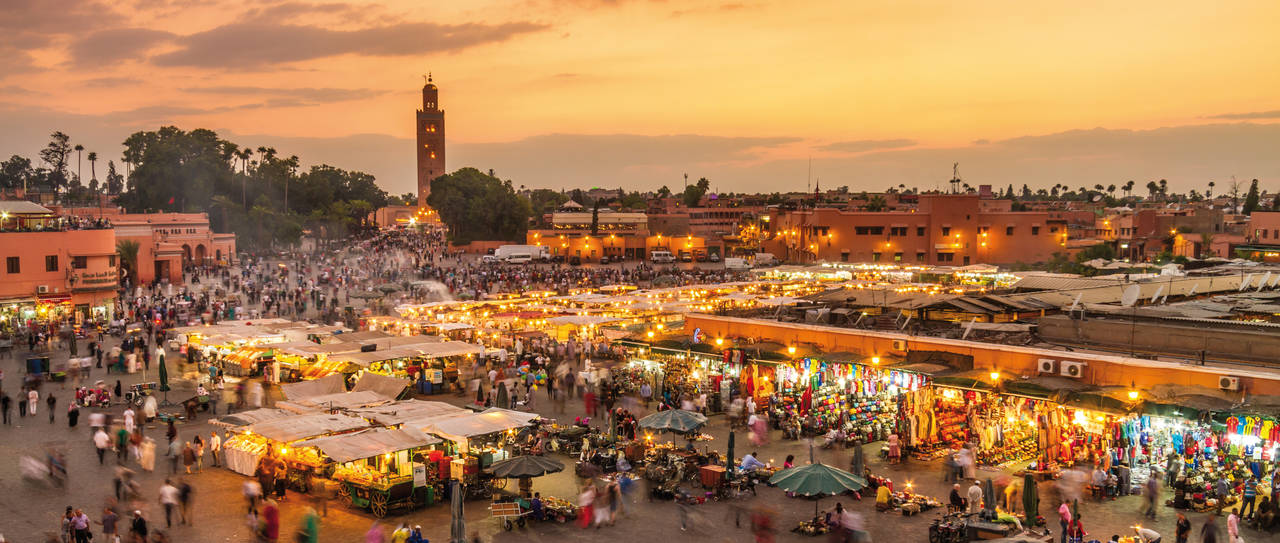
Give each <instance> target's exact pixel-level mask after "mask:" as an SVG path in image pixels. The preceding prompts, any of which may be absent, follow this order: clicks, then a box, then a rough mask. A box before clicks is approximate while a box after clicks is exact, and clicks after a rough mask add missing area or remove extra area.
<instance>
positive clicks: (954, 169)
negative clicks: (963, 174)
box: [951, 162, 960, 194]
mask: <svg viewBox="0 0 1280 543" xmlns="http://www.w3.org/2000/svg"><path fill="white" fill-rule="evenodd" d="M951 193H952V194H959V193H960V163H959V162H953V163H952V164H951Z"/></svg>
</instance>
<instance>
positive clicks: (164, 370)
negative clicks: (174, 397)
mask: <svg viewBox="0 0 1280 543" xmlns="http://www.w3.org/2000/svg"><path fill="white" fill-rule="evenodd" d="M159 362H160V367H159V369H158V370H159V372H160V377H159V379H160V388H159V390H160V392H163V393H164V404H165V405H169V366H168V365H166V364H165V363H164V355H160V360H159Z"/></svg>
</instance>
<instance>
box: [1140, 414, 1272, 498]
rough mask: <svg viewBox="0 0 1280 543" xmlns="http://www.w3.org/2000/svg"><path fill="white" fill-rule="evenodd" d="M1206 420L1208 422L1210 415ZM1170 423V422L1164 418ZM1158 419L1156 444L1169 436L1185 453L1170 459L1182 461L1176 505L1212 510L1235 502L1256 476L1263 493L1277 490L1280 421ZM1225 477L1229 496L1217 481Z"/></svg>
mask: <svg viewBox="0 0 1280 543" xmlns="http://www.w3.org/2000/svg"><path fill="white" fill-rule="evenodd" d="M1204 420H1206V421H1207V420H1208V418H1207V417H1206V418H1205V419H1204ZM1159 422H1161V423H1168V422H1169V421H1159ZM1157 426H1159V425H1158V424H1157V423H1156V422H1155V421H1153V423H1152V436H1153V437H1152V439H1151V443H1152V444H1153V445H1154V444H1156V443H1157V442H1161V441H1162V439H1163V438H1162V437H1159V436H1160V434H1165V433H1167V434H1168V442H1167V443H1168V444H1167V445H1166V448H1167V449H1168V450H1171V451H1172V452H1174V453H1178V454H1179V456H1175V457H1172V458H1168V457H1167V458H1166V459H1165V460H1164V461H1165V462H1166V463H1167V462H1172V461H1177V460H1181V462H1182V466H1181V468H1180V470H1179V474H1178V475H1179V476H1178V479H1177V480H1176V481H1175V482H1174V485H1173V487H1174V498H1173V500H1172V502H1171V504H1172V505H1173V506H1174V507H1176V508H1181V509H1192V510H1195V511H1201V512H1203V511H1209V510H1214V509H1217V508H1219V507H1224V506H1228V507H1229V506H1234V505H1236V501H1237V494H1239V491H1240V488H1241V486H1242V485H1243V484H1244V482H1245V481H1247V480H1249V479H1250V478H1253V479H1254V480H1255V481H1256V484H1257V487H1258V495H1259V496H1262V495H1265V494H1267V490H1266V489H1270V488H1274V486H1273V485H1274V483H1275V481H1274V480H1273V476H1274V474H1275V471H1276V468H1277V464H1276V454H1277V453H1278V452H1280V423H1278V422H1277V421H1276V420H1275V419H1273V418H1271V417H1267V416H1260V415H1256V414H1239V413H1237V414H1226V413H1224V414H1219V415H1217V416H1215V417H1214V418H1213V420H1212V422H1187V423H1179V422H1173V423H1171V424H1167V426H1166V427H1165V428H1157ZM1220 479H1225V480H1226V481H1227V485H1228V488H1229V493H1230V494H1229V495H1228V496H1225V497H1224V496H1221V495H1219V494H1218V492H1217V482H1218V481H1219V480H1220Z"/></svg>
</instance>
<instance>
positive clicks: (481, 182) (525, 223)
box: [427, 168, 530, 245]
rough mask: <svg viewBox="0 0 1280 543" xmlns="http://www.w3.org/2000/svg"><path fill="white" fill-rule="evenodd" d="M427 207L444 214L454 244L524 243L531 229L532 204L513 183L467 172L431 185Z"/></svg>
mask: <svg viewBox="0 0 1280 543" xmlns="http://www.w3.org/2000/svg"><path fill="white" fill-rule="evenodd" d="M427 204H429V205H430V206H431V207H432V208H434V209H436V210H438V211H439V212H440V220H441V221H443V222H444V224H445V226H447V227H448V231H449V239H450V240H451V241H452V242H453V243H454V244H458V245H460V244H464V243H470V242H472V241H476V240H503V241H521V240H523V239H524V234H525V232H526V231H527V230H528V227H529V213H530V210H529V201H528V200H525V199H524V198H521V197H520V196H518V195H516V193H515V189H513V188H512V186H511V182H510V181H505V182H504V181H502V180H499V179H498V178H496V177H494V176H491V175H486V174H484V173H482V172H481V171H480V170H477V169H475V168H463V169H461V170H458V171H455V172H453V173H450V174H446V175H443V176H441V177H438V178H436V179H435V180H433V181H432V182H431V195H430V196H428V197H427Z"/></svg>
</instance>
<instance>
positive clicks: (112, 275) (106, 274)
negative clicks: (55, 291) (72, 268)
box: [71, 270, 119, 287]
mask: <svg viewBox="0 0 1280 543" xmlns="http://www.w3.org/2000/svg"><path fill="white" fill-rule="evenodd" d="M118 275H119V274H118V273H117V272H116V270H107V271H100V272H93V273H81V274H78V275H73V276H71V284H72V285H73V286H74V285H75V284H76V283H80V285H81V286H85V287H96V286H104V285H115V284H116V283H117V282H119V277H118Z"/></svg>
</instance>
